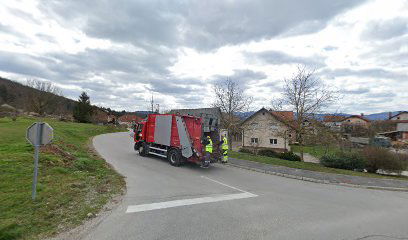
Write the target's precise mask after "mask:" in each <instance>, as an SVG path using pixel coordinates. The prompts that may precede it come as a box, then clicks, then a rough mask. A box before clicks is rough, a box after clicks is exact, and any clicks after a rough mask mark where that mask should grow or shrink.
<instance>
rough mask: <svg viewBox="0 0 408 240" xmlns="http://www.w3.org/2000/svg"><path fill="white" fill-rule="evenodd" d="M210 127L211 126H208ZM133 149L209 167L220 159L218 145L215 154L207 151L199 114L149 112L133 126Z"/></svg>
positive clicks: (175, 160)
mask: <svg viewBox="0 0 408 240" xmlns="http://www.w3.org/2000/svg"><path fill="white" fill-rule="evenodd" d="M207 129H208V127H207ZM133 136H134V142H135V144H134V149H135V150H136V151H138V152H139V154H140V155H141V156H147V155H155V156H159V157H164V158H167V159H168V161H169V162H170V164H171V165H173V166H180V165H181V164H183V163H185V162H193V163H197V164H199V165H200V166H202V167H208V166H209V165H210V164H211V163H214V162H217V161H219V160H220V155H221V154H219V153H218V154H217V152H218V151H220V150H219V147H213V152H212V154H208V153H206V152H205V146H206V144H208V140H207V136H211V134H210V133H207V132H205V131H204V124H203V120H202V118H200V117H195V116H187V115H179V114H149V115H148V116H147V118H146V119H144V120H142V121H140V122H138V123H137V124H136V126H135V128H134V135H133Z"/></svg>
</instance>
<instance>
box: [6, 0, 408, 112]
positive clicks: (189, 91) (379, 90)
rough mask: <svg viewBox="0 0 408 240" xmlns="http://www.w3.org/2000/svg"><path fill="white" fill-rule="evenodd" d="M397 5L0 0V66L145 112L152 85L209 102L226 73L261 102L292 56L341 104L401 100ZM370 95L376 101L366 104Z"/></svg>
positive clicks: (172, 95)
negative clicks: (338, 95)
mask: <svg viewBox="0 0 408 240" xmlns="http://www.w3.org/2000/svg"><path fill="white" fill-rule="evenodd" d="M396 2H397V3H396ZM404 4H405V6H406V3H404V1H402V0H395V1H393V2H392V3H391V2H390V3H385V2H384V1H355V0H303V1H298V0H238V1H237V0H226V1H218V0H208V1H201V0H186V1H177V0H169V1H158V0H136V1H133V0H117V1H108V0H100V1H99V0H98V1H97V0H90V1H82V0H72V1H63V0H54V1H37V2H32V4H31V3H30V4H25V3H24V2H21V1H18V2H15V3H14V2H13V3H8V2H7V1H4V3H1V4H0V12H1V13H2V21H1V23H0V34H1V38H0V71H1V73H2V74H3V73H5V74H7V76H13V77H14V76H17V77H16V78H18V79H19V80H21V79H24V78H42V79H46V80H50V81H53V82H54V83H56V84H58V85H59V86H61V87H62V88H64V89H63V90H66V91H64V92H65V93H66V94H67V95H68V96H69V97H72V98H77V96H78V94H79V93H80V91H82V90H85V91H87V92H89V93H90V95H91V99H92V101H93V102H94V103H98V104H100V105H105V104H106V106H107V107H111V108H117V109H125V108H126V109H132V108H135V106H138V108H139V109H144V108H146V106H147V105H148V104H147V101H148V98H149V97H150V95H151V94H153V95H154V97H155V101H157V103H159V104H161V106H162V105H165V106H167V108H173V107H204V106H208V105H209V103H210V102H211V94H212V92H211V91H212V89H211V87H210V86H211V84H212V83H214V82H217V81H221V80H224V79H227V78H230V79H231V80H233V81H235V82H237V83H238V84H239V85H240V86H241V87H242V88H243V89H245V91H246V93H248V94H251V95H253V96H254V97H255V99H256V101H257V104H260V105H262V104H264V102H266V101H269V99H270V98H271V96H275V95H276V96H277V95H279V92H280V91H281V87H282V84H283V81H282V80H283V79H284V78H285V76H288V75H290V73H293V72H294V71H295V70H294V69H295V65H298V64H301V65H306V66H307V67H309V68H312V69H313V68H315V69H316V75H317V76H319V77H321V78H322V79H323V80H329V81H330V83H332V84H333V85H335V86H336V87H338V88H339V89H343V90H341V92H342V93H344V94H345V95H347V96H348V99H347V101H351V102H352V104H350V105H348V104H349V103H348V102H347V101H345V102H344V103H342V104H344V106H347V107H350V108H353V109H357V108H364V107H367V108H368V106H356V104H355V103H356V102H358V103H360V105H361V104H364V105H366V104H367V103H371V104H372V105H371V106H369V107H370V108H371V109H374V108H375V107H378V108H391V107H392V108H396V107H399V106H403V107H405V106H404V105H403V104H404V103H403V101H400V100H398V99H401V98H403V97H404V94H405V92H406V91H407V89H408V85H407V81H406V80H407V71H408V65H407V62H408V53H407V44H406V43H407V41H408V34H407V17H406V13H405V12H404V11H405V10H406V9H405V10H404V9H402V8H401V6H404ZM385 5H386V6H390V8H387V9H388V10H387V11H383V9H384V6H385ZM17 26H18V27H17ZM271 49H273V50H271ZM7 76H6V77H7ZM388 85H390V86H394V89H390V88H389V87H387V86H388ZM395 86H398V87H396V88H395ZM392 93H394V94H395V95H394V96H393V95H392ZM376 94H379V95H377V96H378V99H386V101H383V102H382V103H381V101H378V102H374V100H375V99H374V96H376ZM356 99H358V101H357V100H356Z"/></svg>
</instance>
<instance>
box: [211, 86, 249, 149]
mask: <svg viewBox="0 0 408 240" xmlns="http://www.w3.org/2000/svg"><path fill="white" fill-rule="evenodd" d="M213 90H214V94H215V100H214V103H213V106H214V107H218V108H220V110H221V113H222V114H221V124H222V126H224V128H226V129H227V130H228V148H229V149H232V133H233V132H235V131H238V130H239V125H240V123H241V121H240V119H239V118H238V117H237V116H236V115H235V114H236V113H237V112H242V111H245V110H247V109H248V107H249V105H250V104H251V102H252V98H251V97H248V96H246V95H245V93H244V91H243V90H242V89H241V88H240V87H239V86H238V84H237V83H236V82H234V81H232V80H231V79H229V78H228V79H226V80H224V81H221V82H218V83H215V84H214V85H213Z"/></svg>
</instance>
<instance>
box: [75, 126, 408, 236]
mask: <svg viewBox="0 0 408 240" xmlns="http://www.w3.org/2000/svg"><path fill="white" fill-rule="evenodd" d="M94 146H95V148H96V149H97V151H98V152H99V153H100V154H101V155H102V156H103V157H104V158H105V159H106V160H107V161H108V162H109V163H111V164H112V165H113V166H114V167H115V168H116V169H117V171H119V172H120V173H121V174H123V175H124V176H126V183H127V194H126V196H125V197H124V200H123V202H122V203H121V204H120V206H119V207H118V208H116V209H115V210H113V211H112V213H110V214H109V215H108V216H107V217H105V218H104V219H103V221H101V222H100V224H98V225H97V226H96V227H94V228H92V229H90V230H89V232H88V233H87V236H86V237H84V238H83V239H98V240H102V239H115V240H121V239H144V240H149V239H189V240H193V239H223V240H229V239H231V240H237V239H325V240H326V239H388V240H389V239H408V193H404V192H389V191H379V190H367V189H356V188H348V187H343V186H334V185H324V184H317V183H311V182H304V181H300V180H295V179H287V178H282V177H277V176H272V175H267V174H262V173H258V172H252V171H247V170H243V169H238V168H233V167H228V166H223V165H218V164H217V165H214V166H212V167H211V168H208V169H202V168H199V167H197V166H194V165H185V166H182V167H172V166H171V165H170V164H168V163H167V161H166V160H164V159H160V158H155V157H140V156H139V155H138V153H137V152H135V151H134V150H133V144H132V141H131V139H130V137H129V135H128V134H127V133H115V134H106V135H101V136H98V137H96V138H95V139H94ZM186 199H187V200H186ZM177 200H179V201H177ZM152 209H153V210H152Z"/></svg>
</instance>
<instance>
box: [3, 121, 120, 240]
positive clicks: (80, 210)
mask: <svg viewBox="0 0 408 240" xmlns="http://www.w3.org/2000/svg"><path fill="white" fill-rule="evenodd" d="M35 121H38V120H36V119H33V118H19V119H17V121H16V122H12V121H11V120H10V119H9V118H0V240H5V239H44V238H45V237H48V236H51V235H54V234H56V233H58V232H61V231H64V230H66V229H69V228H72V227H74V226H76V225H79V224H80V223H82V222H83V221H84V220H85V219H86V218H87V214H89V213H93V214H94V213H97V212H98V211H99V210H100V209H101V207H102V206H103V205H104V204H106V203H107V202H108V201H109V199H111V198H112V197H113V196H115V195H118V194H121V193H123V190H124V187H125V183H124V180H123V177H122V176H120V175H119V174H117V173H116V172H115V171H114V170H112V169H111V168H109V166H108V165H107V164H106V163H105V161H104V160H103V159H101V158H99V157H98V156H96V155H95V154H94V153H93V152H92V151H91V150H90V148H89V146H90V145H89V144H90V137H92V136H95V135H99V134H102V133H108V132H115V131H118V129H116V128H114V127H107V126H96V125H92V124H79V123H67V122H60V121H56V120H51V119H45V121H46V122H48V123H49V124H50V125H51V126H52V127H53V128H54V141H53V144H51V145H48V146H47V147H45V148H43V149H42V150H41V155H40V164H39V176H38V187H37V191H38V192H37V198H36V200H35V201H32V200H31V184H32V176H33V165H34V163H33V162H34V161H33V153H34V149H33V147H32V146H31V145H30V144H29V143H28V142H27V141H26V139H25V131H26V128H27V127H28V126H30V125H31V124H32V123H33V122H35Z"/></svg>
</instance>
